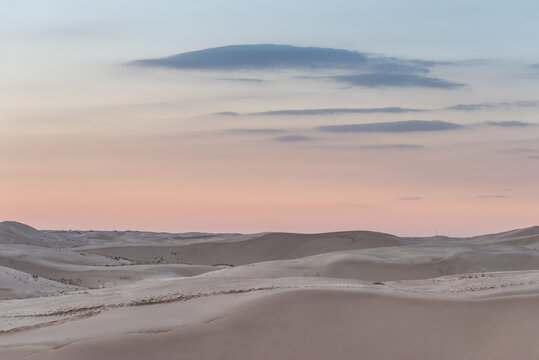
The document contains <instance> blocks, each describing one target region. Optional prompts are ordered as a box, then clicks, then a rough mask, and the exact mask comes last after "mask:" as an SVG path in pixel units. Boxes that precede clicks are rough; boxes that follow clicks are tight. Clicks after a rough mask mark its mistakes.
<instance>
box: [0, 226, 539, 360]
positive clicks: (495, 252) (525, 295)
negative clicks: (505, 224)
mask: <svg viewBox="0 0 539 360" xmlns="http://www.w3.org/2000/svg"><path fill="white" fill-rule="evenodd" d="M538 236H539V228H537V227H533V228H527V229H521V230H515V231H511V232H506V233H502V234H493V235H486V236H480V237H474V238H467V239H451V238H443V237H437V238H407V239H403V238H398V237H395V236H392V235H388V234H381V233H373V232H341V233H330V234H316V235H304V234H286V233H266V234H254V235H238V234H217V235H211V234H201V233H190V234H166V233H155V234H152V233H140V232H128V231H123V232H97V231H96V232H76V231H65V232H62V231H37V230H35V229H32V228H30V227H27V226H25V225H22V224H18V223H12V222H8V223H0V299H3V300H0V359H4V358H5V359H58V360H64V359H82V360H85V359H92V360H94V359H530V360H536V359H539V338H538V335H537V334H538V333H539V251H537V250H536V249H535V246H536V245H535V244H536V243H537V237H538ZM222 264H227V265H222ZM217 265H219V266H217ZM228 265H235V266H233V267H231V266H228ZM94 288H97V289H94ZM17 298H18V299H17Z"/></svg>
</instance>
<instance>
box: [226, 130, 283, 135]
mask: <svg viewBox="0 0 539 360" xmlns="http://www.w3.org/2000/svg"><path fill="white" fill-rule="evenodd" d="M228 131H229V132H233V133H240V134H282V133H285V132H286V130H282V129H230V130H228Z"/></svg>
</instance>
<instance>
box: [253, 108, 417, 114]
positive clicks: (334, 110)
mask: <svg viewBox="0 0 539 360" xmlns="http://www.w3.org/2000/svg"><path fill="white" fill-rule="evenodd" d="M421 111H425V110H422V109H410V108H402V107H383V108H325V109H296V110H271V111H262V112H255V113H251V114H249V115H275V116H286V115H335V114H374V113H391V114H396V113H408V112H421Z"/></svg>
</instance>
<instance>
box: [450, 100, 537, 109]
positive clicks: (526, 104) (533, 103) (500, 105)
mask: <svg viewBox="0 0 539 360" xmlns="http://www.w3.org/2000/svg"><path fill="white" fill-rule="evenodd" d="M537 106H539V101H512V102H498V103H481V104H458V105H453V106H449V107H446V108H443V109H442V110H457V111H477V110H488V109H500V108H511V107H537Z"/></svg>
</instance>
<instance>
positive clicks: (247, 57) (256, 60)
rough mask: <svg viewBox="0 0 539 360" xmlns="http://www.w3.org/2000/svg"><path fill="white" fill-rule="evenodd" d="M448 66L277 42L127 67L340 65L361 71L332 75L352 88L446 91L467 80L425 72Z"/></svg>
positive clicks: (220, 68) (225, 68) (312, 67)
mask: <svg viewBox="0 0 539 360" xmlns="http://www.w3.org/2000/svg"><path fill="white" fill-rule="evenodd" d="M449 64H451V63H447V62H435V61H425V60H407V59H400V58H396V57H385V56H374V55H372V54H368V53H363V52H358V51H351V50H344V49H332V48H321V47H299V46H292V45H275V44H252V45H229V46H221V47H216V48H210V49H204V50H198V51H191V52H186V53H181V54H177V55H173V56H169V57H164V58H156V59H143V60H136V61H133V62H131V63H129V65H138V66H149V67H165V68H173V69H183V70H217V71H233V70H274V69H308V70H315V69H341V70H348V71H355V72H358V71H359V72H361V74H356V75H342V76H335V77H331V78H330V79H332V80H335V81H339V82H344V83H347V84H348V85H353V86H367V87H381V86H398V87H403V86H405V87H408V86H416V87H429V88H443V89H453V88H457V87H460V86H463V84H458V83H454V82H450V81H446V80H443V79H438V78H434V77H427V76H424V75H422V74H427V73H429V72H430V69H431V68H432V67H434V66H437V65H449ZM229 80H239V81H251V80H254V81H257V80H258V79H241V78H238V79H236V78H230V79H229Z"/></svg>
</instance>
